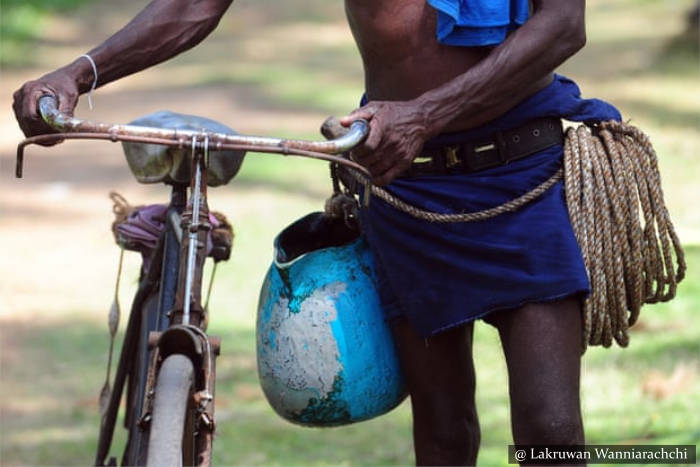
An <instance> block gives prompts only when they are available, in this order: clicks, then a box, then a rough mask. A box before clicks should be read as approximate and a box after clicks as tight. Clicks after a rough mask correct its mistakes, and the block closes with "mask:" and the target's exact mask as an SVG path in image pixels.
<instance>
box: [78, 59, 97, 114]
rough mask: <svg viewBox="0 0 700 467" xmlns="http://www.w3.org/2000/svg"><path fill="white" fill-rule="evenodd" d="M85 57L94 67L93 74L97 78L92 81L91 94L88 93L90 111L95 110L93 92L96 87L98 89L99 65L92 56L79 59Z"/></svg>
mask: <svg viewBox="0 0 700 467" xmlns="http://www.w3.org/2000/svg"><path fill="white" fill-rule="evenodd" d="M81 57H85V58H87V59H88V60H89V61H90V65H92V73H93V75H94V76H95V79H94V80H93V81H92V87H91V88H90V92H88V105H89V106H90V110H92V109H93V107H94V106H93V105H92V92H93V91H94V90H95V87H97V65H96V64H95V61H94V60H93V59H92V57H91V56H89V55H88V54H83V55H81V56H80V57H78V58H81Z"/></svg>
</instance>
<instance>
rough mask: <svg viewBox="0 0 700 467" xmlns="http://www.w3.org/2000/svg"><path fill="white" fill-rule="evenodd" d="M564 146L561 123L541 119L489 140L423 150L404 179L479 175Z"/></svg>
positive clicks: (496, 135)
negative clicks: (462, 174)
mask: <svg viewBox="0 0 700 467" xmlns="http://www.w3.org/2000/svg"><path fill="white" fill-rule="evenodd" d="M560 144H564V130H563V128H562V123H561V119H559V118H555V117H546V118H538V119H535V120H530V121H529V122H527V123H525V124H524V125H522V126H520V127H518V128H513V129H511V130H506V131H499V132H497V133H495V134H494V135H492V136H491V138H488V139H484V140H479V141H476V142H473V141H472V142H467V143H459V144H454V145H447V146H441V147H437V148H428V149H423V151H422V152H421V154H420V155H419V156H418V157H416V158H415V160H414V161H413V163H412V164H411V167H409V169H408V170H407V171H406V172H404V173H403V174H402V176H408V177H416V176H421V175H443V174H450V173H469V172H478V171H480V170H486V169H490V168H493V167H498V166H501V165H506V164H508V163H509V162H512V161H515V160H518V159H522V158H523V157H527V156H529V155H532V154H534V153H536V152H539V151H542V150H544V149H547V148H549V147H552V146H555V145H560Z"/></svg>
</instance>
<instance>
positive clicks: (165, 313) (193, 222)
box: [16, 96, 370, 467]
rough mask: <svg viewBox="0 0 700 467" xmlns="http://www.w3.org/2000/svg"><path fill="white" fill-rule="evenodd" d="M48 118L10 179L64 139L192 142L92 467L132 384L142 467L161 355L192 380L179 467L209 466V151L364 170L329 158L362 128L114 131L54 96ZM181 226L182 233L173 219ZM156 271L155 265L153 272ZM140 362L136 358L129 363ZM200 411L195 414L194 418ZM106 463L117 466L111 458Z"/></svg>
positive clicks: (131, 456)
mask: <svg viewBox="0 0 700 467" xmlns="http://www.w3.org/2000/svg"><path fill="white" fill-rule="evenodd" d="M39 112H40V114H41V115H42V117H43V118H44V120H45V121H46V122H47V123H48V124H49V125H50V126H52V127H53V128H55V129H56V130H58V131H61V133H54V134H48V135H40V136H35V137H31V138H27V139H26V140H24V141H22V142H21V143H20V144H19V145H18V147H17V166H16V176H17V177H18V178H19V177H21V176H22V168H23V160H24V148H25V147H26V146H27V145H29V144H36V143H45V142H60V141H61V140H65V139H99V140H110V141H113V142H116V141H134V142H142V143H152V144H162V145H166V146H177V147H185V145H186V144H188V143H190V142H191V147H192V165H191V167H194V170H193V173H192V179H191V182H190V192H191V197H190V199H189V200H187V187H186V186H184V185H174V186H173V190H172V194H171V201H170V204H169V206H168V211H167V212H168V214H167V221H166V223H165V229H164V232H163V233H162V235H161V237H160V240H159V242H158V245H157V247H156V249H155V250H154V252H153V255H152V258H151V267H150V268H149V270H148V271H146V272H145V274H144V275H143V277H142V279H141V281H140V283H139V288H138V290H137V292H136V295H135V297H134V301H133V304H132V308H131V313H130V315H129V320H128V324H127V328H126V332H125V336H124V342H123V345H122V350H121V354H120V357H119V363H118V366H117V370H116V374H115V378H114V386H113V390H112V393H111V395H110V399H109V402H108V405H107V408H106V410H105V412H104V414H103V417H102V422H101V426H100V435H99V441H98V447H97V452H96V456H95V465H98V466H101V465H105V461H106V460H107V456H108V455H109V449H110V445H111V442H112V437H113V434H114V428H115V424H116V419H117V414H118V410H119V406H120V402H121V399H122V395H123V391H124V387H125V385H126V382H127V378H128V388H127V416H126V419H125V426H126V428H127V429H128V430H129V440H128V442H127V446H126V449H125V451H124V455H123V458H122V463H123V464H130V465H131V464H143V462H144V461H145V456H146V450H147V448H148V438H149V435H150V433H149V430H148V425H149V422H150V418H149V417H150V413H151V406H152V402H153V395H154V393H155V381H156V379H157V374H158V367H159V364H160V362H161V361H162V360H164V359H165V358H166V357H168V356H170V355H173V354H178V355H185V356H187V357H189V359H190V360H191V361H192V363H193V365H194V370H195V373H194V374H195V377H194V382H193V387H192V389H191V393H192V395H193V396H194V397H192V399H191V402H190V409H188V410H187V413H188V414H189V415H188V416H189V417H190V418H189V419H188V420H187V423H186V428H185V430H186V433H187V430H189V432H190V433H189V435H188V436H186V438H188V439H195V443H194V445H183V463H184V464H185V465H198V466H202V467H206V466H209V465H210V464H211V447H212V439H213V433H214V429H215V426H214V404H213V399H214V377H215V358H216V356H217V355H218V353H219V340H218V339H217V338H213V337H209V336H207V334H206V333H205V332H204V330H203V329H202V328H201V325H202V322H203V318H204V316H203V313H204V310H202V306H201V282H202V271H203V267H204V263H205V260H206V251H205V245H206V243H207V235H208V232H209V230H210V229H211V225H210V223H209V209H208V206H207V202H206V196H207V183H206V174H207V171H206V168H207V163H208V150H209V149H210V148H211V149H213V150H237V149H238V150H240V149H243V150H246V151H256V152H269V153H278V154H283V155H290V154H291V155H300V156H304V157H311V158H315V159H321V160H326V161H330V162H332V163H335V164H339V165H344V166H347V167H349V168H352V169H354V170H356V171H357V172H359V173H360V174H362V175H364V176H365V177H366V180H367V184H368V185H369V180H370V177H369V173H368V172H367V170H366V169H365V168H364V167H362V166H360V165H359V164H357V163H355V162H353V161H350V160H348V159H346V158H344V157H339V156H335V155H333V154H337V153H341V152H344V151H348V150H349V149H350V148H352V147H353V146H355V145H356V144H358V143H360V142H361V141H362V140H363V139H364V138H365V137H366V135H367V132H368V128H369V126H368V123H367V122H365V121H363V120H358V121H355V122H353V123H352V125H351V126H350V130H349V131H348V133H347V134H346V135H345V136H343V137H341V138H338V139H334V140H330V141H304V140H287V139H277V138H267V137H258V136H245V135H228V134H219V133H211V132H196V131H183V130H177V131H176V130H168V129H162V128H149V127H139V126H133V125H114V124H106V123H97V122H91V121H87V120H80V119H77V118H73V117H69V116H66V115H64V114H61V113H60V112H59V111H58V106H57V102H56V100H55V98H54V97H53V96H43V97H42V98H41V99H40V100H39ZM174 219H179V220H180V222H181V228H179V226H178V225H177V224H178V222H177V220H174ZM159 265H160V267H158V266H159ZM134 357H136V358H134ZM193 414H196V416H195V417H192V415H193ZM108 465H115V461H114V460H113V459H110V461H109V463H108Z"/></svg>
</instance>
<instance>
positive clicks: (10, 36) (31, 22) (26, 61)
mask: <svg viewBox="0 0 700 467" xmlns="http://www.w3.org/2000/svg"><path fill="white" fill-rule="evenodd" d="M89 1H90V0H2V2H0V10H2V14H0V66H3V67H19V66H26V65H31V64H33V63H34V54H33V53H32V49H33V48H34V46H35V45H34V42H35V41H36V40H37V39H39V38H41V36H42V29H43V28H45V27H46V20H47V19H48V18H49V16H50V15H51V14H56V13H64V14H66V13H69V12H74V11H75V10H76V9H77V8H78V7H80V6H81V5H83V4H84V3H86V2H89Z"/></svg>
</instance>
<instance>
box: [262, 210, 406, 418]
mask: <svg viewBox="0 0 700 467" xmlns="http://www.w3.org/2000/svg"><path fill="white" fill-rule="evenodd" d="M375 277H376V274H375V271H374V263H373V259H372V254H371V252H370V250H369V247H368V246H367V244H366V243H365V241H364V239H363V238H362V237H360V235H359V231H356V230H352V229H350V228H348V227H347V226H346V225H345V223H344V222H343V220H342V219H330V218H328V217H326V216H324V215H323V214H322V213H314V214H310V215H308V216H306V217H304V218H302V219H300V220H299V221H297V222H295V223H294V224H292V225H291V226H289V227H288V228H287V229H285V230H284V231H283V232H282V233H281V234H280V235H279V236H278V237H277V238H276V240H275V261H274V262H273V264H272V266H271V267H270V269H269V271H268V274H267V276H266V278H265V282H264V284H263V287H262V291H261V293H260V301H259V305H258V316H257V336H256V340H257V360H258V374H259V378H260V383H261V385H262V389H263V392H264V393H265V396H266V397H267V400H268V402H269V403H270V405H272V407H273V408H274V409H275V411H276V412H277V413H278V414H279V415H281V416H282V417H283V418H285V419H286V420H288V421H290V422H293V423H297V424H301V425H306V426H315V427H326V426H337V425H344V424H349V423H353V422H358V421H361V420H367V419H370V418H374V417H377V416H379V415H382V414H384V413H386V412H388V411H389V410H391V409H393V408H394V407H396V406H397V405H398V404H399V403H400V402H401V401H403V399H404V398H405V397H406V392H405V390H404V384H403V378H402V375H401V371H400V367H399V361H398V357H397V354H396V350H395V347H394V342H393V338H392V335H391V332H390V329H389V326H388V324H387V323H386V321H385V319H384V315H383V312H382V309H381V306H380V302H379V296H378V293H377V290H376V286H375V282H376V279H375Z"/></svg>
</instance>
